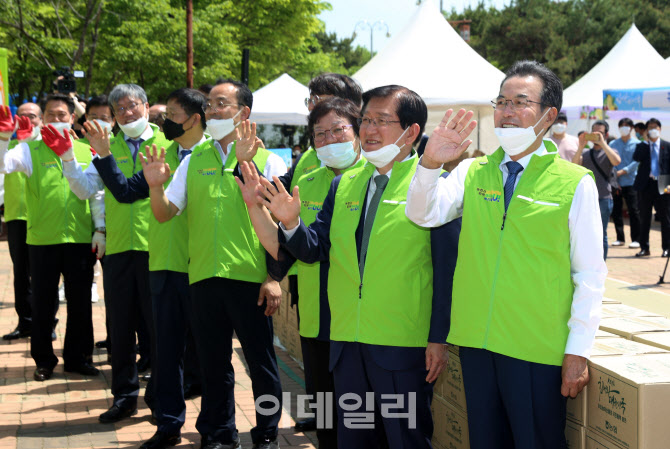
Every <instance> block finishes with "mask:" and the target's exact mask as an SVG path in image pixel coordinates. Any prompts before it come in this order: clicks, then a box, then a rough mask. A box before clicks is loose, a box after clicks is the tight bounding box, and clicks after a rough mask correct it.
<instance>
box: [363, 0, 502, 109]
mask: <svg viewBox="0 0 670 449" xmlns="http://www.w3.org/2000/svg"><path fill="white" fill-rule="evenodd" d="M353 77H354V78H355V79H356V80H358V82H359V83H361V86H362V87H363V89H364V90H367V89H371V88H374V87H379V86H384V85H387V84H399V85H402V86H405V87H407V88H409V89H412V90H413V91H415V92H416V93H418V94H419V95H421V97H422V98H423V99H424V101H425V102H426V104H428V105H456V104H464V105H489V102H490V101H491V99H493V98H494V97H495V96H496V95H498V87H499V86H500V82H501V81H502V79H503V78H504V74H503V73H502V72H501V71H500V70H498V69H497V68H495V67H494V66H493V65H491V64H490V63H489V62H488V61H486V60H485V59H484V58H482V57H481V56H479V54H478V53H477V52H476V51H475V50H473V49H472V48H471V47H470V46H469V45H468V44H467V43H466V42H465V41H464V40H463V39H462V38H461V36H460V35H459V34H458V33H457V32H456V31H455V30H454V29H453V28H452V27H451V25H449V23H448V22H447V20H446V19H445V18H444V16H442V13H440V10H439V8H438V7H437V4H436V3H435V1H434V0H428V1H424V2H422V4H421V6H419V8H418V9H417V11H416V12H415V13H414V15H413V16H412V17H411V18H410V20H409V22H408V24H407V25H406V26H405V28H403V29H402V30H401V31H400V32H399V33H397V34H396V35H395V36H394V37H393V38H392V39H391V41H390V42H389V43H388V44H387V45H386V47H385V48H384V49H383V50H381V51H380V52H379V53H377V55H376V56H375V57H374V58H372V60H370V61H369V62H368V63H367V64H365V65H364V66H363V67H362V68H361V69H360V70H359V71H358V72H356V73H355V74H354V75H353Z"/></svg>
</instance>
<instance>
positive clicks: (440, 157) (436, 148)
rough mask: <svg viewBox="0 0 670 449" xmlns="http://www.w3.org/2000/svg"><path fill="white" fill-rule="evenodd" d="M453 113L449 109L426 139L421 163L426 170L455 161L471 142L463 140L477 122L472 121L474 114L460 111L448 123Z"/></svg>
mask: <svg viewBox="0 0 670 449" xmlns="http://www.w3.org/2000/svg"><path fill="white" fill-rule="evenodd" d="M453 112H454V111H453V109H449V110H448V111H447V113H446V114H444V117H443V118H442V121H441V122H440V124H439V125H437V128H435V130H434V131H433V134H432V135H431V136H430V139H428V143H427V144H426V149H425V151H424V153H423V159H422V162H421V165H423V166H425V167H426V168H438V167H441V166H442V164H445V163H447V162H451V161H455V160H456V159H458V158H459V157H460V156H461V154H463V152H464V151H465V150H466V149H467V148H468V147H469V146H470V144H471V143H472V140H465V139H466V138H467V137H468V136H469V135H470V134H471V133H472V131H473V130H474V129H475V127H476V126H477V121H475V120H472V117H473V116H474V114H475V113H474V112H472V111H468V112H465V109H461V110H460V111H458V113H456V116H455V117H454V118H453V120H451V121H450V119H451V115H452V113H453ZM470 120H472V121H470ZM468 122H469V123H468Z"/></svg>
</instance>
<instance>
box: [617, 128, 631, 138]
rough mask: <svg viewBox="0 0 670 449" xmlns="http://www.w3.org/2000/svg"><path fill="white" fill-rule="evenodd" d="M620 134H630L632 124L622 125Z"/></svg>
mask: <svg viewBox="0 0 670 449" xmlns="http://www.w3.org/2000/svg"><path fill="white" fill-rule="evenodd" d="M619 134H620V135H621V137H623V136H627V135H628V134H630V126H622V127H621V128H619Z"/></svg>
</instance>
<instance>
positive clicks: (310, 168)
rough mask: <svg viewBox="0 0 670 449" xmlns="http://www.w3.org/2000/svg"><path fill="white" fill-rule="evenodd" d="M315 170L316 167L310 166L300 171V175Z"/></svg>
mask: <svg viewBox="0 0 670 449" xmlns="http://www.w3.org/2000/svg"><path fill="white" fill-rule="evenodd" d="M316 168H317V167H316V165H310V166H309V167H305V168H303V169H302V174H303V175H306V174H307V173H309V172H311V171H313V170H316Z"/></svg>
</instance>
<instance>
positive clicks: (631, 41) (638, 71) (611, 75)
mask: <svg viewBox="0 0 670 449" xmlns="http://www.w3.org/2000/svg"><path fill="white" fill-rule="evenodd" d="M631 61H637V62H639V63H631ZM668 65H669V64H668V62H666V61H665V59H663V57H662V56H661V55H660V54H659V53H658V52H657V51H656V49H654V47H653V46H652V45H651V44H650V43H649V41H647V39H645V37H644V36H643V35H642V33H640V30H638V29H637V27H636V26H635V24H633V25H631V27H630V29H629V30H628V31H627V32H626V34H624V36H623V37H622V38H621V39H620V40H619V42H617V44H616V45H615V46H614V47H612V49H611V50H610V51H609V53H607V55H605V57H604V58H603V59H602V60H601V61H600V62H599V63H598V64H596V65H595V66H594V67H593V68H592V69H591V70H589V71H588V72H587V73H586V74H585V75H584V76H582V77H581V78H580V79H579V80H577V81H576V82H575V83H573V84H572V85H571V86H570V87H568V88H567V89H565V91H564V92H563V108H564V109H565V111H566V114H567V116H568V133H570V134H577V132H579V131H581V130H587V129H590V122H591V121H592V120H595V119H596V118H599V115H600V114H599V112H597V111H598V110H601V109H602V107H603V90H606V89H630V88H637V89H646V88H654V87H665V86H667V85H668Z"/></svg>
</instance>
